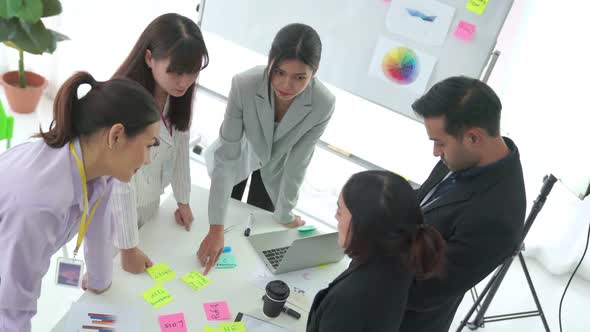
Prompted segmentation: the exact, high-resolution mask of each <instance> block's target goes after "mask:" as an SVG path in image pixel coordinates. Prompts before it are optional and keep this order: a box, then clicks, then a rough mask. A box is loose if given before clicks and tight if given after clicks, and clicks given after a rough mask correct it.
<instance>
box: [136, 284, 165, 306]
mask: <svg viewBox="0 0 590 332" xmlns="http://www.w3.org/2000/svg"><path fill="white" fill-rule="evenodd" d="M141 296H143V298H144V300H146V301H147V303H149V304H151V305H152V306H153V307H154V308H159V307H161V306H163V305H164V304H166V303H168V302H170V301H172V295H170V293H168V291H167V290H166V289H165V288H164V287H162V285H156V286H154V287H152V288H150V289H148V290H147V291H145V292H143V294H142V295H141Z"/></svg>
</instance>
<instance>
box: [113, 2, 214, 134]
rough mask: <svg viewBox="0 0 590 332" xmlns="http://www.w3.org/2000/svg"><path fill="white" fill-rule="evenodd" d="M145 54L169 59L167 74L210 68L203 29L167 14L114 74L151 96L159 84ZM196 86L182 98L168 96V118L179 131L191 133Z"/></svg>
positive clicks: (153, 24) (145, 31)
mask: <svg viewBox="0 0 590 332" xmlns="http://www.w3.org/2000/svg"><path fill="white" fill-rule="evenodd" d="M146 50H150V52H151V53H152V57H153V58H154V59H156V60H162V59H166V58H168V57H169V58H170V65H169V66H168V68H167V71H168V72H174V73H177V74H186V73H198V72H200V71H201V70H203V69H204V68H205V67H207V65H208V64H209V53H208V51H207V47H206V46H205V41H204V40H203V35H202V33H201V29H199V27H198V26H197V25H196V24H195V22H193V21H192V20H191V19H189V18H187V17H184V16H182V15H178V14H172V13H170V14H164V15H161V16H159V17H157V18H156V19H155V20H153V21H152V22H151V23H150V24H149V25H148V26H147V28H145V30H144V31H143V33H142V34H141V36H139V39H138V40H137V42H136V43H135V46H134V47H133V49H132V50H131V53H129V55H128V56H127V58H126V59H125V61H124V62H123V64H122V65H121V67H119V69H117V71H116V72H115V75H114V76H115V77H116V76H123V77H127V78H130V79H132V80H134V81H137V82H139V84H141V85H143V87H145V88H146V89H147V90H148V91H149V92H150V93H151V94H152V95H153V94H154V92H155V88H156V82H155V81H154V76H153V74H152V71H151V69H150V68H149V67H148V65H147V64H146V62H145V53H146ZM194 90H195V84H192V85H191V86H190V87H189V88H188V89H187V91H186V93H185V94H184V95H183V96H182V97H174V96H169V102H168V107H169V108H168V118H169V120H170V123H171V124H172V125H173V126H174V127H175V128H176V129H177V130H180V131H186V130H188V129H189V125H190V121H191V115H192V107H193V94H194Z"/></svg>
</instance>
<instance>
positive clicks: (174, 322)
mask: <svg viewBox="0 0 590 332" xmlns="http://www.w3.org/2000/svg"><path fill="white" fill-rule="evenodd" d="M160 328H161V329H162V332H186V322H185V321H184V314H183V313H182V312H180V313H177V314H172V315H161V316H160Z"/></svg>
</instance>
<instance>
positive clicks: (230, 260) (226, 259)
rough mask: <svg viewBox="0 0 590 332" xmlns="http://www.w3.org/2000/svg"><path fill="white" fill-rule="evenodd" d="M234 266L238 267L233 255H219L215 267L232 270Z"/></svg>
mask: <svg viewBox="0 0 590 332" xmlns="http://www.w3.org/2000/svg"><path fill="white" fill-rule="evenodd" d="M236 266H238V263H237V262H236V256H234V255H233V254H221V256H219V260H218V261H217V265H216V266H215V267H216V268H218V269H233V268H234V267H236Z"/></svg>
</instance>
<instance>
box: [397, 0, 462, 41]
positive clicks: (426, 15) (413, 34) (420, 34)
mask: <svg viewBox="0 0 590 332" xmlns="http://www.w3.org/2000/svg"><path fill="white" fill-rule="evenodd" d="M454 15H455V8H453V7H451V6H448V5H445V4H443V3H440V2H438V1H435V0H400V1H392V2H391V5H390V7H389V11H388V12H387V18H386V20H387V21H386V26H387V29H388V30H389V32H391V33H393V34H397V35H400V36H403V37H406V38H409V39H411V40H413V41H416V42H418V43H422V44H428V45H442V44H443V43H444V41H445V39H446V37H447V34H448V33H449V27H450V25H451V22H452V21H453V16H454Z"/></svg>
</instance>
